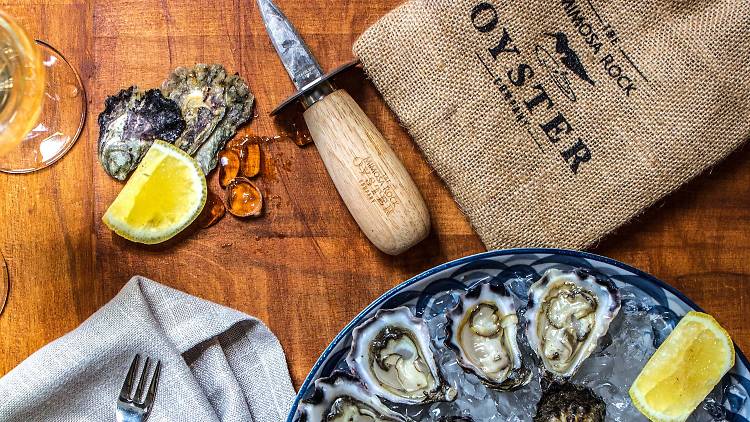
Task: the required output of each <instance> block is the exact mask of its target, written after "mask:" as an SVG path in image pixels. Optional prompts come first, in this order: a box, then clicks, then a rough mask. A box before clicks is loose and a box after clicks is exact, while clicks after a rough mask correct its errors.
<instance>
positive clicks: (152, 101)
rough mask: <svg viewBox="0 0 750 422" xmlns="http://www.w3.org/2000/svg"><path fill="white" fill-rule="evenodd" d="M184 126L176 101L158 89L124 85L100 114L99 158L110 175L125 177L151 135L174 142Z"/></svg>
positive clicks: (147, 145)
mask: <svg viewBox="0 0 750 422" xmlns="http://www.w3.org/2000/svg"><path fill="white" fill-rule="evenodd" d="M184 129H185V121H184V120H183V119H182V116H181V114H180V108H179V107H178V106H177V104H176V103H175V102H174V101H172V100H170V99H168V98H164V96H162V94H161V92H159V90H157V89H150V90H148V91H146V92H145V93H143V92H142V91H140V90H138V88H137V87H135V86H131V87H130V88H128V89H123V90H122V91H120V92H119V93H117V95H113V96H111V97H109V98H107V100H106V101H105V102H104V111H103V112H102V113H101V114H99V153H98V155H99V161H100V162H101V164H102V166H103V167H104V170H105V171H106V172H107V174H109V175H110V176H112V177H114V178H115V179H118V180H125V179H126V178H127V177H128V174H130V172H131V171H133V170H134V169H135V168H136V167H137V166H138V163H139V162H140V161H141V158H143V155H144V154H146V151H148V149H149V148H150V147H151V144H152V143H153V142H154V139H161V140H163V141H166V142H174V141H175V139H177V138H178V137H179V136H180V134H181V133H182V131H183V130H184Z"/></svg>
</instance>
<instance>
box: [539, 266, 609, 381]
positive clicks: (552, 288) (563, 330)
mask: <svg viewBox="0 0 750 422" xmlns="http://www.w3.org/2000/svg"><path fill="white" fill-rule="evenodd" d="M619 311H620V293H619V291H618V290H617V287H616V286H615V285H614V284H613V283H612V282H609V281H605V280H600V279H598V278H596V277H594V276H593V275H591V274H590V273H589V272H587V271H586V270H584V269H575V270H573V271H561V270H558V269H554V268H552V269H549V270H547V272H545V273H544V275H543V276H542V278H540V279H539V280H538V281H537V282H535V283H534V284H532V285H531V287H530V288H529V303H528V307H527V310H526V319H527V321H528V325H527V328H526V336H527V338H528V340H529V345H530V346H531V348H532V349H533V350H534V352H535V353H536V354H537V356H539V358H540V359H541V360H542V363H543V364H544V368H545V369H546V370H547V371H549V372H550V373H551V374H553V375H557V376H559V377H571V376H573V375H574V374H575V373H576V371H577V370H578V368H579V367H580V366H581V364H582V363H583V361H584V360H585V359H586V358H588V357H589V355H591V352H593V351H594V349H595V348H596V346H597V344H598V342H599V339H600V338H601V337H602V336H604V334H606V333H607V330H608V329H609V324H610V322H611V321H612V320H613V319H614V318H615V317H616V316H617V314H618V312H619Z"/></svg>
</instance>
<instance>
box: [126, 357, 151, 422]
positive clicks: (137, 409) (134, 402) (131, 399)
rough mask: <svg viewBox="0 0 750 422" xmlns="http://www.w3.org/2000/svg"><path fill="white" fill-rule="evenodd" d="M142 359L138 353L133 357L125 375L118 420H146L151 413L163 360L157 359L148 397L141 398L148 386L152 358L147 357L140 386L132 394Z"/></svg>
mask: <svg viewBox="0 0 750 422" xmlns="http://www.w3.org/2000/svg"><path fill="white" fill-rule="evenodd" d="M140 359H141V356H140V355H137V354H136V355H135V357H134V358H133V363H131V364H130V369H129V370H128V375H127V377H125V383H123V384H122V389H121V390H120V396H119V397H118V398H117V413H116V414H117V422H144V421H145V420H146V419H147V418H148V415H149V414H150V413H151V408H152V407H153V404H154V397H155V396H156V384H157V383H158V382H159V373H160V372H161V361H158V360H157V361H156V369H155V370H154V376H153V377H151V384H150V385H149V387H148V391H147V392H146V397H144V398H141V397H142V396H143V388H144V387H145V386H146V379H147V378H148V370H149V367H148V366H149V362H150V361H151V359H150V358H148V357H147V358H146V363H145V364H144V365H143V372H141V377H140V380H139V381H138V387H136V389H135V394H133V395H131V392H132V391H133V381H134V380H135V371H137V370H138V362H139V361H140Z"/></svg>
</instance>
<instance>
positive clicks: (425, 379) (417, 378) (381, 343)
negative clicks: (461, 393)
mask: <svg viewBox="0 0 750 422" xmlns="http://www.w3.org/2000/svg"><path fill="white" fill-rule="evenodd" d="M430 343H431V341H430V335H429V331H428V329H427V326H426V325H425V323H424V322H423V321H422V320H421V319H419V318H415V317H414V316H413V315H412V313H411V311H410V310H409V308H406V307H400V308H396V309H391V310H380V311H378V312H377V313H376V314H375V316H374V317H372V318H370V319H368V320H367V321H365V322H364V323H362V324H361V325H360V326H359V327H357V328H355V329H354V332H353V334H352V347H351V349H350V351H349V355H348V356H347V357H346V362H347V363H348V364H349V367H350V368H351V369H352V371H354V373H355V374H356V375H357V376H358V377H359V378H360V379H361V380H362V382H363V383H364V384H365V386H366V387H367V389H368V390H369V391H372V392H373V393H374V394H376V395H377V396H379V397H381V398H383V399H386V400H389V401H391V402H393V403H404V404H421V403H431V402H436V401H450V400H453V399H454V398H455V396H456V391H455V390H454V389H453V388H450V387H449V386H448V385H447V384H446V382H445V380H444V379H443V377H442V374H441V373H440V370H439V369H438V366H437V363H436V362H435V357H434V355H433V353H432V350H431V348H430Z"/></svg>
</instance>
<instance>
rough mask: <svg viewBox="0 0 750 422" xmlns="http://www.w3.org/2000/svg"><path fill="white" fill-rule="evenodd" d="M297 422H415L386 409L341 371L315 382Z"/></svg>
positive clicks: (359, 384) (301, 407)
mask: <svg viewBox="0 0 750 422" xmlns="http://www.w3.org/2000/svg"><path fill="white" fill-rule="evenodd" d="M295 421H296V422H320V421H327V422H364V421H367V422H411V419H409V418H407V417H406V416H403V415H400V414H398V413H396V412H394V411H392V410H391V409H389V408H388V407H386V406H385V405H384V404H383V403H382V402H381V401H380V400H379V399H378V398H377V397H376V396H374V395H373V394H371V393H370V392H369V391H367V390H366V389H365V388H364V386H363V385H362V384H361V383H360V382H359V380H357V379H356V378H354V377H353V376H351V375H349V374H347V373H345V372H341V371H337V372H334V373H333V374H332V375H331V376H330V377H328V378H320V379H318V380H316V381H315V390H314V391H313V394H312V396H311V397H310V398H309V399H306V400H304V401H303V402H302V403H301V404H300V406H299V409H298V410H297V416H296V417H295Z"/></svg>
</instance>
